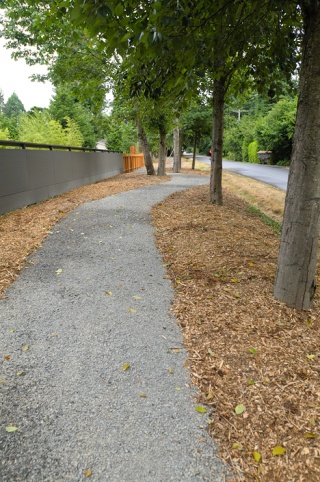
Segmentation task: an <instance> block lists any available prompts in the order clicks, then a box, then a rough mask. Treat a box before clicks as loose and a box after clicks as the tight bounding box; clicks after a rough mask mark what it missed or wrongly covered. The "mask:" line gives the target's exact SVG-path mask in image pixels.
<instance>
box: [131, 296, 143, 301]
mask: <svg viewBox="0 0 320 482" xmlns="http://www.w3.org/2000/svg"><path fill="white" fill-rule="evenodd" d="M132 298H133V299H134V300H142V298H141V296H133V297H132Z"/></svg>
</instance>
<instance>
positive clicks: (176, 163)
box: [173, 119, 181, 172]
mask: <svg viewBox="0 0 320 482" xmlns="http://www.w3.org/2000/svg"><path fill="white" fill-rule="evenodd" d="M178 123H179V120H178V119H176V127H175V128H174V131H173V152H174V154H173V156H174V157H173V172H180V165H181V151H180V133H179V125H178Z"/></svg>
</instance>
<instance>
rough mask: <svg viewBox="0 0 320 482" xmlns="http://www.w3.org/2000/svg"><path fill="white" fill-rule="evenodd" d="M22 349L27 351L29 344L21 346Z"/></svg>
mask: <svg viewBox="0 0 320 482" xmlns="http://www.w3.org/2000/svg"><path fill="white" fill-rule="evenodd" d="M21 350H22V351H28V350H29V345H25V346H23V347H22V348H21Z"/></svg>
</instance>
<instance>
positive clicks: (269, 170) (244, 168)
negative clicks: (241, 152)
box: [197, 156, 289, 191]
mask: <svg viewBox="0 0 320 482" xmlns="http://www.w3.org/2000/svg"><path fill="white" fill-rule="evenodd" d="M197 159H198V160H199V161H202V162H205V163H206V164H210V157H208V156H197ZM223 169H226V170H227V171H232V172H236V173H237V174H242V175H243V176H247V177H251V178H252V179H257V180H258V181H262V182H265V183H266V184H270V185H271V186H275V187H278V188H280V189H283V190H284V191H286V190H287V184H288V175H289V170H288V169H286V168H285V167H280V166H266V165H263V164H251V163H247V162H234V161H223Z"/></svg>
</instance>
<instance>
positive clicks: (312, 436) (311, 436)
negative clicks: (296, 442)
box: [304, 432, 318, 438]
mask: <svg viewBox="0 0 320 482" xmlns="http://www.w3.org/2000/svg"><path fill="white" fill-rule="evenodd" d="M304 436H305V438H317V437H318V435H317V434H316V433H313V432H307V433H305V434H304Z"/></svg>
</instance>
